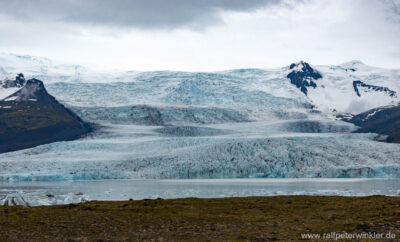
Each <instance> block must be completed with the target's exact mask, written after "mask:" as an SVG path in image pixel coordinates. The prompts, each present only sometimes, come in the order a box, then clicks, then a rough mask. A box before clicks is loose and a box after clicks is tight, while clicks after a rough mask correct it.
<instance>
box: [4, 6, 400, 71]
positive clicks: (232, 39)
mask: <svg viewBox="0 0 400 242" xmlns="http://www.w3.org/2000/svg"><path fill="white" fill-rule="evenodd" d="M0 51H1V52H7V53H17V54H27V55H35V56H43V57H48V58H51V59H55V60H58V61H61V62H65V63H75V64H83V65H89V66H97V67H99V66H102V67H106V68H109V69H112V68H118V69H130V70H167V69H168V70H183V71H214V70H225V69H234V68H268V67H279V66H286V65H289V64H290V63H292V62H294V61H298V60H305V61H308V62H310V63H311V64H340V63H343V62H346V61H350V60H355V59H357V60H361V61H363V62H364V63H366V64H369V65H374V66H381V67H388V68H400V0H334V1H333V0H85V1H83V0H57V1H56V0H35V1H33V0H0Z"/></svg>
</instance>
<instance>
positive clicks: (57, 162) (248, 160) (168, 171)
mask: <svg viewBox="0 0 400 242" xmlns="http://www.w3.org/2000/svg"><path fill="white" fill-rule="evenodd" d="M314 122H316V121H314ZM338 123H339V124H338ZM294 126H299V128H298V129H293V128H290V129H288V128H287V127H294ZM309 126H310V125H309V124H307V125H306V126H305V127H306V128H307V127H309ZM166 127H176V126H166ZM177 127H179V126H177ZM198 127H199V128H200V131H202V132H204V130H210V129H212V130H213V132H214V133H213V134H212V135H211V134H210V133H209V132H208V133H207V132H206V135H202V134H200V135H199V134H196V132H192V133H194V134H195V135H197V136H194V135H179V134H174V132H170V133H169V134H168V135H165V134H162V133H160V132H159V129H160V128H164V127H163V126H143V125H133V124H131V125H121V124H112V125H105V124H104V127H103V128H102V129H101V132H98V133H95V134H93V135H91V136H88V137H86V138H84V139H80V140H76V141H68V142H56V143H51V144H47V145H42V146H38V147H35V148H31V149H26V150H21V151H16V152H10V153H4V154H1V155H0V171H1V173H0V181H3V182H4V181H14V182H15V181H51V180H54V181H57V180H85V179H88V180H91V179H127V178H151V179H157V178H168V179H171V178H249V177H270V178H277V177H280V178H296V177H332V178H333V177H400V165H399V163H398V157H400V146H399V145H398V144H387V143H380V142H376V141H375V140H374V138H375V136H376V135H375V134H355V133H349V131H350V130H352V129H354V126H352V125H350V124H347V123H342V122H338V121H319V125H318V126H317V128H315V127H314V126H312V125H311V127H313V128H312V129H311V130H310V131H309V132H307V133H305V132H304V131H305V130H304V129H305V128H304V121H302V120H300V121H299V120H293V121H287V120H286V121H263V122H246V123H224V124H209V125H202V126H198ZM217 131H219V132H217ZM296 131H298V132H296Z"/></svg>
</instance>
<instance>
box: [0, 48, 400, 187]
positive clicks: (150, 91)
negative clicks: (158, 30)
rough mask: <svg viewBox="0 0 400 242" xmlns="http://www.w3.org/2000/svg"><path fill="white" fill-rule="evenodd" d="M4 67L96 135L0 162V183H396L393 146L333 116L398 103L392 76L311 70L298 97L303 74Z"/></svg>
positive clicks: (22, 62)
mask: <svg viewBox="0 0 400 242" xmlns="http://www.w3.org/2000/svg"><path fill="white" fill-rule="evenodd" d="M0 66H2V67H3V69H4V73H6V75H11V74H10V73H19V72H23V73H24V75H25V76H26V78H27V79H29V78H32V77H35V78H38V79H41V80H43V81H44V83H45V86H46V89H47V90H48V91H49V93H50V94H51V95H53V96H54V97H56V98H57V100H59V101H60V102H62V103H63V104H64V105H66V106H67V107H69V108H71V109H72V110H73V111H74V112H76V113H77V114H78V115H79V116H80V117H81V118H82V119H84V120H86V121H89V122H92V123H95V124H97V125H98V126H99V127H100V128H99V129H98V130H97V131H96V132H95V133H93V134H91V135H89V136H88V137H85V138H83V139H80V140H75V141H69V142H57V143H51V144H47V145H42V146H38V147H35V148H31V149H26V150H21V151H16V152H10V153H4V154H0V181H32V180H35V181H36V180H40V181H54V180H63V179H69V180H87V179H119V178H169V179H170V178H243V177H247V178H249V177H271V178H277V177H280V178H283V177H284V178H298V177H332V178H337V177H400V159H399V158H400V145H398V144H387V143H381V142H377V141H375V139H376V138H377V135H375V134H355V133H352V131H354V130H356V129H357V127H355V126H353V125H351V124H348V123H344V122H341V121H337V119H336V117H335V115H337V114H345V113H350V114H357V113H360V112H362V111H366V110H368V109H371V108H376V107H379V106H382V105H393V104H397V103H398V102H399V101H400V100H399V98H400V94H399V93H400V82H399V81H398V80H400V71H399V70H387V69H381V68H374V67H370V66H367V65H365V64H363V63H361V62H358V61H353V62H349V63H345V64H342V65H339V66H313V68H314V69H315V70H317V71H318V72H319V73H321V75H322V78H320V79H317V80H314V82H315V83H316V87H313V86H308V87H307V89H308V92H307V95H305V93H303V92H302V91H301V90H300V89H299V88H297V87H296V86H295V85H293V84H292V83H291V82H290V80H289V78H287V75H288V73H289V72H291V71H297V72H299V71H302V69H301V67H302V66H301V65H298V66H296V67H295V68H294V69H290V68H289V66H287V67H283V68H276V69H239V70H230V71H221V72H213V73H205V72H201V73H188V72H175V71H159V72H132V71H129V72H124V71H115V72H109V73H105V74H104V73H96V72H91V71H88V70H87V69H85V68H84V67H81V66H75V65H62V64H54V63H52V62H51V61H50V60H48V59H41V58H37V57H30V56H17V55H9V54H0ZM306 81H307V80H306ZM355 81H360V82H356V83H355ZM361 82H362V83H363V84H359V83H361ZM357 83H358V84H357ZM357 85H358V86H357ZM355 87H357V91H356V89H355ZM8 89H10V88H8ZM8 89H6V88H3V87H0V91H1V93H8V92H12V91H13V90H12V91H10V90H8ZM357 92H358V93H357ZM3 96H4V95H3ZM3 98H4V97H3Z"/></svg>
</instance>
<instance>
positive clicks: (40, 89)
mask: <svg viewBox="0 0 400 242" xmlns="http://www.w3.org/2000/svg"><path fill="white" fill-rule="evenodd" d="M49 98H50V99H54V98H53V97H52V96H50V95H49V94H48V93H47V91H46V88H45V87H44V85H43V82H42V81H40V80H37V79H30V80H28V81H27V82H26V84H25V86H23V87H22V88H21V89H20V90H18V91H17V92H15V93H14V94H12V95H10V96H8V97H6V98H5V99H3V100H4V101H12V102H23V101H35V102H37V101H39V102H44V101H46V100H48V99H49Z"/></svg>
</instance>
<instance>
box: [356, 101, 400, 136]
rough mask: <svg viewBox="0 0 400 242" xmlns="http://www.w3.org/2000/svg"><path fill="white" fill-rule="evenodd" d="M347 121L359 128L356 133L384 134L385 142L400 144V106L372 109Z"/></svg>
mask: <svg viewBox="0 0 400 242" xmlns="http://www.w3.org/2000/svg"><path fill="white" fill-rule="evenodd" d="M348 121H349V122H351V123H353V124H355V125H357V126H359V127H361V128H360V129H359V130H357V132H360V133H378V134H385V135H388V137H387V139H386V141H388V142H393V143H400V105H397V106H390V107H381V108H376V109H372V110H369V111H367V112H364V113H361V114H358V115H356V116H354V117H353V118H351V119H350V120H348Z"/></svg>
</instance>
